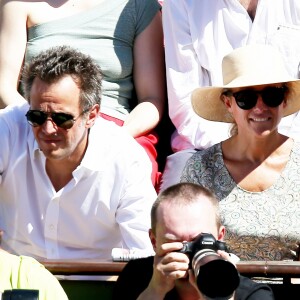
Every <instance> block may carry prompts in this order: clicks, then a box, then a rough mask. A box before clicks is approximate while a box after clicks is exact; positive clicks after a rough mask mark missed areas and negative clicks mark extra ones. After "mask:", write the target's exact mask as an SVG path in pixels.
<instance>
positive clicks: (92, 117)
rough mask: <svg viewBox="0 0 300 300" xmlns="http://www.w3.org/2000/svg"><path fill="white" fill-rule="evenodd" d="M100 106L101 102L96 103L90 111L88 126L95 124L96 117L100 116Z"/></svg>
mask: <svg viewBox="0 0 300 300" xmlns="http://www.w3.org/2000/svg"><path fill="white" fill-rule="evenodd" d="M99 111H100V107H99V104H95V105H94V106H93V107H92V109H91V110H90V112H89V115H88V118H87V121H86V125H85V126H86V128H91V127H92V126H93V125H94V124H95V121H96V119H97V118H98V117H99Z"/></svg>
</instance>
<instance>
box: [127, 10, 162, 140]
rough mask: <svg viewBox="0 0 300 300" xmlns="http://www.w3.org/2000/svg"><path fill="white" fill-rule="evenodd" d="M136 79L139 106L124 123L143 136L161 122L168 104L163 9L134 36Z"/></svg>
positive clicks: (135, 133)
mask: <svg viewBox="0 0 300 300" xmlns="http://www.w3.org/2000/svg"><path fill="white" fill-rule="evenodd" d="M133 53H134V54H133V80H134V86H135V89H136V96H137V101H138V105H137V106H136V107H135V108H134V109H133V110H132V111H131V113H130V114H129V116H128V118H127V119H126V121H125V122H124V128H126V129H127V131H128V132H129V133H130V134H131V135H132V136H133V137H138V136H141V135H143V134H145V133H147V132H149V131H150V130H152V129H154V128H155V127H156V125H157V124H158V122H159V120H160V118H161V116H162V114H163V109H164V106H165V98H166V88H165V87H166V81H165V64H164V49H163V33H162V22H161V12H157V14H156V15H155V17H154V18H153V20H152V21H151V23H150V24H149V25H148V26H147V27H146V28H145V30H143V31H142V32H141V33H140V34H139V35H138V36H137V37H136V39H135V43H134V49H133Z"/></svg>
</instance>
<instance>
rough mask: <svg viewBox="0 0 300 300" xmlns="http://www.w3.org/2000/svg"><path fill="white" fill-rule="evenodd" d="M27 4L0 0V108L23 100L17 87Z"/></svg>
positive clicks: (21, 62)
mask: <svg viewBox="0 0 300 300" xmlns="http://www.w3.org/2000/svg"><path fill="white" fill-rule="evenodd" d="M27 4H28V3H27V2H26V1H25V2H22V1H11V0H1V1H0V108H3V107H5V106H7V105H8V104H11V103H16V102H20V101H24V98H23V97H22V96H21V95H20V94H19V93H18V91H17V89H18V83H19V78H20V70H21V68H22V64H23V59H24V53H25V49H26V41H27V28H26V22H27V13H26V9H25V7H26V5H27Z"/></svg>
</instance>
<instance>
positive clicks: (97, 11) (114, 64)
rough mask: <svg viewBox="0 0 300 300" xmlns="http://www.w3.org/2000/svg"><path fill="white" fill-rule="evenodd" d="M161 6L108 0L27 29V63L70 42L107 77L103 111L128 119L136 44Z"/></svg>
mask: <svg viewBox="0 0 300 300" xmlns="http://www.w3.org/2000/svg"><path fill="white" fill-rule="evenodd" d="M160 9H161V6H160V4H159V3H158V1H157V0H109V1H100V4H99V5H97V6H95V7H93V8H91V9H89V10H87V11H84V12H81V13H78V14H76V15H73V16H69V17H66V18H63V19H59V20H54V21H51V22H47V23H43V24H39V25H36V26H33V27H30V28H29V29H28V41H27V49H26V56H25V62H28V61H30V60H31V59H32V57H33V56H35V55H37V54H38V53H39V52H40V51H41V50H45V49H48V48H49V47H53V46H57V45H68V46H71V47H74V48H77V49H78V50H80V51H82V52H83V53H86V54H88V55H90V56H91V57H92V58H93V59H95V61H96V62H97V63H98V64H99V65H100V67H101V69H102V72H103V75H104V78H103V82H102V88H103V94H102V103H101V112H103V113H105V114H107V115H110V116H113V117H115V118H118V119H121V120H125V118H126V116H127V115H128V114H129V113H130V111H131V110H132V109H133V108H134V107H135V105H136V102H135V101H134V99H133V90H134V87H133V77H132V71H133V46H134V41H135V38H136V36H138V35H139V34H140V33H141V32H142V31H143V30H144V29H145V28H146V27H147V26H148V25H149V24H150V22H151V21H152V20H153V18H154V16H155V15H156V13H157V12H158V11H159V10H160Z"/></svg>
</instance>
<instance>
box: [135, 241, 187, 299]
mask: <svg viewBox="0 0 300 300" xmlns="http://www.w3.org/2000/svg"><path fill="white" fill-rule="evenodd" d="M181 248H182V243H180V242H172V243H165V244H162V245H161V247H160V248H158V249H156V255H155V257H154V264H153V275H152V278H151V281H150V283H149V285H148V287H147V288H146V289H145V290H144V292H143V293H142V294H141V295H140V296H139V298H138V300H142V299H143V300H146V299H155V300H159V299H164V297H165V295H166V294H167V293H168V292H169V291H170V290H171V289H173V288H174V286H175V280H177V279H180V278H185V277H187V275H188V273H187V271H188V268H189V259H188V257H187V255H186V254H184V253H180V252H177V251H178V250H180V249H181Z"/></svg>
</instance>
